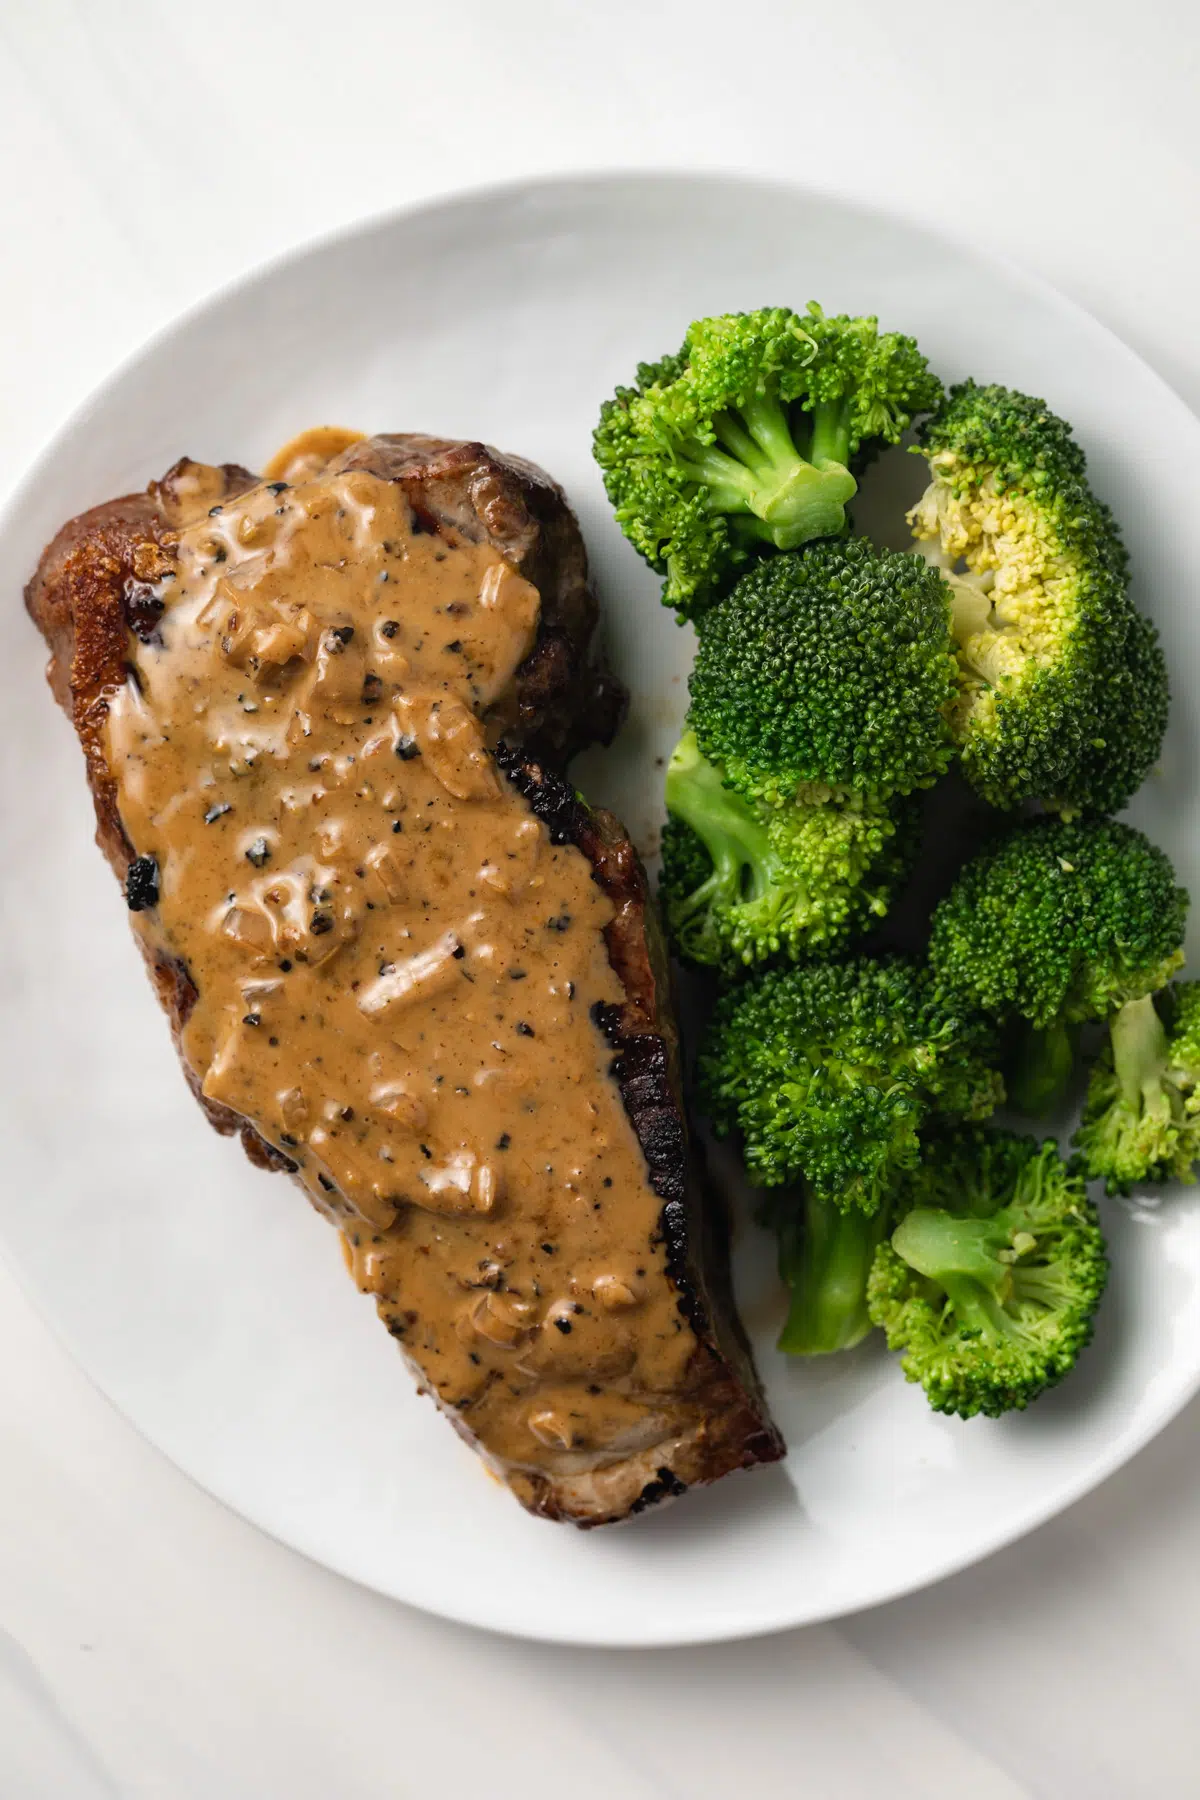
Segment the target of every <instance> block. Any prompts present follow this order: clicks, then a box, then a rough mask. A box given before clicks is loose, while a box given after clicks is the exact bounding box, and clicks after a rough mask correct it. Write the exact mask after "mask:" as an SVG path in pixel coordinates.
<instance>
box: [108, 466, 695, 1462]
mask: <svg viewBox="0 0 1200 1800" xmlns="http://www.w3.org/2000/svg"><path fill="white" fill-rule="evenodd" d="M354 436H355V434H352V433H343V434H335V439H337V438H340V444H339V443H338V442H336V441H335V442H333V443H330V442H329V441H328V439H325V440H320V441H318V442H317V444H316V446H315V448H314V445H313V444H312V443H311V442H310V443H308V444H307V445H305V444H303V443H300V444H298V445H297V446H295V447H294V448H293V449H292V450H290V451H289V452H287V453H284V454H282V455H281V457H280V458H277V459H276V460H275V464H274V465H273V467H272V469H271V471H270V472H271V473H272V474H274V475H276V476H277V479H274V480H266V481H263V482H261V483H259V484H258V485H257V486H254V487H252V488H250V489H249V490H248V491H246V492H245V493H242V494H240V495H238V496H237V497H236V498H234V499H231V500H227V501H225V502H224V503H223V504H216V505H214V504H212V501H213V496H214V495H215V494H217V493H219V492H221V491H222V489H221V487H220V483H219V481H217V480H216V479H213V480H212V481H209V480H208V479H207V475H208V474H209V473H211V474H212V475H213V476H214V477H215V473H216V472H215V471H212V472H206V471H205V469H204V468H203V466H201V465H192V467H191V472H190V474H189V475H188V477H187V478H186V479H184V480H182V481H180V482H178V483H177V484H176V486H175V489H174V493H173V498H172V502H171V503H172V505H173V508H174V515H173V517H172V520H171V523H172V527H173V532H172V537H171V540H169V544H170V558H171V567H170V569H169V571H168V573H167V574H166V575H165V576H164V578H163V579H162V580H161V581H159V582H158V583H157V585H156V587H155V590H154V597H155V599H156V601H157V602H159V603H161V611H159V609H158V607H157V606H155V607H152V608H151V609H150V615H149V616H150V617H151V620H152V628H150V629H147V631H146V632H145V633H144V634H140V635H139V637H138V639H137V640H134V641H133V642H132V644H131V654H130V661H131V670H130V677H129V680H128V682H127V683H126V685H125V686H124V687H123V688H122V689H121V690H120V691H118V692H117V693H116V694H115V695H113V696H112V698H111V701H110V708H109V719H108V725H107V734H108V735H107V748H108V757H109V763H110V766H111V768H112V770H113V773H114V775H115V777H116V780H117V784H118V797H119V808H120V815H121V820H122V822H123V825H124V828H125V831H126V833H127V835H128V837H129V840H130V842H131V844H132V845H133V846H134V847H135V849H136V852H137V858H138V863H139V865H140V866H141V871H142V875H141V877H139V880H141V879H144V883H145V899H146V903H145V904H143V905H140V908H139V910H137V911H136V912H135V913H134V925H135V929H136V930H138V931H139V932H140V933H142V934H144V935H145V937H146V939H147V942H148V943H150V944H152V945H153V946H154V947H156V948H158V949H162V950H165V951H166V952H167V953H168V954H169V955H171V956H173V957H176V958H178V959H179V960H180V962H182V964H183V965H184V966H185V967H186V969H187V970H188V972H189V974H190V977H191V981H192V983H193V984H194V986H195V989H196V992H197V999H196V1001H195V1004H194V1007H193V1008H192V1011H191V1013H190V1016H189V1017H188V1019H187V1023H186V1026H185V1028H184V1031H183V1036H182V1050H183V1054H184V1058H185V1060H186V1062H187V1064H188V1065H189V1067H190V1069H191V1070H192V1071H193V1073H194V1075H195V1076H196V1078H197V1079H198V1081H199V1083H200V1086H201V1089H202V1091H203V1093H204V1094H205V1095H206V1096H207V1097H209V1098H210V1099H211V1100H213V1101H217V1102H220V1103H221V1104H222V1105H224V1106H226V1107H229V1108H231V1109H233V1110H234V1111H235V1112H236V1113H237V1114H239V1115H240V1116H241V1117H243V1118H245V1119H246V1120H249V1121H250V1122H251V1123H252V1124H253V1126H254V1128H255V1129H256V1130H257V1132H258V1133H259V1134H260V1135H261V1136H262V1137H263V1138H264V1139H265V1140H266V1141H267V1142H268V1143H269V1144H271V1145H272V1146H274V1147H275V1148H276V1149H277V1150H278V1151H279V1152H281V1153H282V1155H284V1156H286V1157H287V1158H288V1159H290V1161H291V1162H292V1163H293V1164H294V1165H295V1173H296V1179H297V1180H298V1181H299V1182H300V1183H301V1184H302V1185H303V1187H304V1188H305V1190H306V1192H307V1194H308V1195H309V1197H310V1199H311V1200H312V1201H313V1203H314V1204H315V1205H316V1206H317V1207H318V1208H319V1209H320V1210H321V1211H322V1212H323V1213H324V1214H325V1215H326V1216H327V1217H328V1218H329V1219H330V1220H331V1221H332V1222H333V1223H334V1224H335V1225H336V1226H337V1227H338V1229H339V1231H340V1233H341V1237H342V1244H343V1248H344V1251H345V1256H346V1261H347V1263H348V1265H349V1268H350V1270H351V1272H352V1274H353V1276H354V1279H355V1281H356V1282H357V1284H358V1286H359V1288H360V1289H361V1290H362V1291H363V1292H364V1293H367V1294H371V1295H373V1296H374V1297H375V1300H376V1303H377V1305H378V1308H379V1312H380V1314H381V1315H382V1317H383V1319H384V1321H385V1322H386V1324H387V1326H388V1329H389V1330H390V1331H391V1332H392V1334H393V1335H394V1336H395V1337H396V1338H397V1339H398V1340H399V1341H400V1343H401V1344H402V1345H403V1347H404V1350H405V1352H406V1353H407V1355H408V1357H409V1358H410V1360H411V1362H412V1363H413V1364H414V1365H415V1367H416V1370H417V1372H418V1375H419V1377H420V1379H421V1381H422V1383H423V1385H424V1386H426V1387H427V1388H428V1389H429V1390H431V1391H432V1392H433V1393H434V1394H435V1395H436V1397H437V1398H438V1400H439V1401H440V1402H441V1404H442V1405H443V1406H444V1407H445V1408H447V1409H448V1410H449V1411H450V1412H451V1413H452V1414H453V1415H455V1417H456V1421H457V1422H458V1423H459V1425H460V1428H462V1429H463V1430H464V1432H465V1434H466V1435H468V1436H469V1437H471V1438H472V1439H473V1440H475V1441H476V1442H477V1443H478V1446H479V1448H480V1449H481V1450H482V1451H483V1452H484V1454H485V1455H486V1456H487V1457H488V1458H489V1460H490V1461H491V1463H492V1465H493V1467H494V1468H495V1469H496V1470H497V1471H498V1472H499V1473H501V1474H502V1475H503V1476H504V1478H505V1479H507V1480H508V1481H509V1482H510V1485H512V1486H513V1488H514V1490H515V1491H516V1492H517V1493H518V1495H519V1496H520V1495H522V1494H523V1493H526V1494H527V1492H528V1489H529V1478H530V1476H531V1475H536V1474H537V1473H538V1472H542V1473H550V1474H564V1473H570V1472H574V1471H587V1470H589V1469H593V1468H600V1467H603V1466H604V1465H605V1463H607V1462H611V1461H613V1460H615V1459H617V1458H619V1457H623V1456H626V1455H628V1454H630V1453H631V1452H634V1451H637V1450H638V1449H639V1448H642V1447H647V1446H651V1445H655V1444H658V1443H663V1444H667V1443H668V1442H669V1441H670V1439H671V1437H672V1434H673V1432H675V1431H676V1429H678V1430H679V1431H683V1430H684V1429H685V1419H684V1411H685V1410H686V1409H685V1408H681V1410H680V1411H679V1413H678V1416H677V1414H676V1408H677V1406H680V1407H681V1402H680V1401H679V1400H678V1394H679V1392H680V1390H681V1389H682V1388H683V1386H684V1385H685V1370H686V1368H687V1364H688V1361H689V1358H690V1357H692V1355H693V1353H694V1352H695V1351H696V1348H697V1340H696V1337H695V1334H694V1332H693V1330H692V1328H691V1326H690V1325H689V1324H688V1322H687V1320H686V1319H685V1317H684V1316H683V1315H682V1313H681V1312H680V1308H679V1305H678V1297H677V1292H676V1289H675V1286H674V1284H673V1282H672V1280H671V1279H670V1276H669V1274H668V1272H667V1268H666V1261H665V1251H664V1247H663V1245H662V1242H661V1240H660V1236H659V1214H660V1208H661V1202H660V1200H659V1198H658V1196H657V1195H656V1194H655V1192H654V1190H653V1188H652V1186H651V1183H650V1179H649V1174H648V1170H647V1165H646V1160H645V1157H644V1155H643V1152H642V1149H641V1146H640V1144H639V1143H638V1140H637V1137H636V1135H635V1133H634V1131H633V1128H632V1126H631V1124H630V1121H629V1119H628V1117H627V1115H626V1112H625V1109H624V1106H623V1104H622V1100H621V1095H620V1092H619V1090H618V1087H617V1084H616V1082H615V1080H614V1079H613V1077H612V1074H611V1073H610V1066H609V1065H610V1062H611V1056H612V1053H611V1050H610V1049H609V1047H608V1045H607V1044H606V1042H605V1039H604V1037H603V1035H602V1033H601V1031H600V1029H599V1027H598V1025H597V1024H596V1023H595V1021H594V1019H593V1016H592V1015H593V1009H594V1008H596V1007H598V1006H599V1007H606V1006H615V1005H619V1004H620V1002H621V1000H622V998H623V993H622V988H621V984H620V982H619V980H618V979H617V976H616V975H615V973H614V972H613V970H612V968H611V967H610V965H609V961H608V957H607V954H606V950H605V942H604V936H603V933H604V928H605V926H606V925H607V924H608V923H609V921H610V919H611V917H612V912H613V908H612V905H611V902H610V901H609V900H608V899H607V898H606V897H605V895H604V894H603V892H602V891H601V889H600V887H599V886H598V885H597V883H596V882H595V880H594V879H593V877H592V871H591V866H590V864H589V863H588V861H587V859H586V858H585V857H584V856H583V854H582V853H581V852H580V851H579V850H578V849H576V848H575V847H574V846H573V845H570V844H554V843H552V842H551V841H550V838H549V835H548V833H547V830H546V827H545V826H544V825H543V824H542V823H541V822H540V821H539V820H538V819H537V818H536V817H535V816H534V813H533V812H532V811H531V809H530V806H529V804H528V802H527V801H526V800H525V799H524V798H522V796H521V795H520V794H519V793H518V792H517V791H516V789H515V788H514V787H513V786H512V785H511V784H510V783H509V782H508V780H507V779H506V778H505V777H504V776H503V775H502V774H501V772H500V771H499V769H498V767H497V764H496V762H495V761H494V759H493V757H492V754H491V751H492V748H493V747H494V744H495V742H496V740H497V739H498V737H499V736H500V735H501V734H502V732H503V730H504V729H505V726H506V723H508V722H509V721H510V719H511V712H510V710H509V709H510V708H511V703H512V693H513V683H514V677H515V675H516V671H517V669H518V667H519V666H520V664H521V663H522V661H523V659H524V658H525V657H526V656H527V654H528V653H529V651H530V649H531V647H532V645H533V642H534V638H535V634H536V629H537V620H538V608H539V596H538V593H537V590H536V589H535V588H534V587H533V586H532V585H531V584H530V583H529V582H528V581H526V580H525V579H524V578H523V577H522V576H521V575H520V574H519V573H518V572H517V571H516V570H515V569H514V568H513V567H512V566H511V565H510V564H509V563H508V562H506V560H505V559H504V557H503V556H502V555H501V554H500V553H499V552H498V551H497V550H496V549H495V548H493V547H492V546H491V545H489V544H487V543H486V542H485V543H478V542H470V541H467V540H466V539H464V538H462V537H461V536H456V534H455V533H454V532H453V530H449V529H448V530H442V531H439V532H437V533H431V532H428V531H422V530H421V529H420V528H419V525H418V523H417V522H416V521H414V519H413V517H412V515H411V513H410V511H409V507H408V503H407V501H406V499H405V496H404V493H403V490H402V489H401V487H400V486H399V485H397V484H395V483H392V482H388V481H386V480H383V479H381V478H380V477H379V476H377V475H373V474H369V473H366V472H365V471H363V470H361V469H349V470H342V471H339V470H338V468H337V465H336V463H335V464H333V466H332V467H331V466H330V464H329V462H328V460H327V459H328V457H329V455H330V454H331V452H332V450H334V449H336V448H339V447H341V445H342V444H345V443H349V442H352V441H353V440H354ZM129 891H130V900H131V905H133V904H134V891H135V890H134V886H133V885H131V887H130V890H129Z"/></svg>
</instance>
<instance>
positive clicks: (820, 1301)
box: [759, 1183, 891, 1356]
mask: <svg viewBox="0 0 1200 1800" xmlns="http://www.w3.org/2000/svg"><path fill="white" fill-rule="evenodd" d="M890 1217H891V1208H890V1206H888V1204H887V1203H886V1201H885V1202H884V1204H883V1205H881V1206H880V1207H879V1208H878V1209H877V1210H876V1211H875V1212H874V1213H872V1214H869V1215H868V1214H867V1213H864V1212H863V1211H862V1209H861V1208H859V1207H854V1208H853V1209H852V1210H850V1211H847V1210H846V1209H845V1208H844V1207H841V1206H838V1205H837V1204H836V1202H834V1201H832V1200H828V1199H819V1198H818V1197H817V1195H816V1194H814V1193H813V1191H812V1189H811V1188H809V1187H807V1186H805V1185H804V1184H803V1183H802V1184H801V1185H800V1186H799V1187H795V1188H781V1189H776V1190H774V1191H773V1192H772V1193H771V1195H770V1197H769V1199H768V1200H767V1201H766V1202H765V1203H764V1205H763V1206H762V1208H761V1210H760V1212H759V1222H760V1224H763V1225H767V1226H769V1227H770V1228H771V1229H772V1230H773V1231H774V1232H775V1233H776V1235H777V1237H778V1240H779V1274H780V1277H781V1279H782V1280H783V1282H784V1283H785V1285H786V1286H787V1289H788V1293H789V1296H790V1298H789V1302H788V1314H787V1318H786V1320H785V1321H784V1325H783V1329H782V1331H781V1332H780V1334H779V1349H780V1350H783V1351H785V1352H786V1353H787V1354H788V1355H789V1356H828V1355H830V1354H831V1353H832V1352H833V1351H835V1350H852V1349H853V1348H854V1346H855V1345H856V1344H859V1343H861V1342H862V1340H863V1338H865V1337H866V1336H867V1334H868V1332H870V1331H871V1329H872V1325H871V1319H870V1316H869V1314H868V1312H867V1279H868V1277H869V1275H870V1273H871V1268H872V1265H873V1263H874V1259H875V1252H876V1250H877V1249H878V1248H879V1245H880V1244H881V1243H882V1242H883V1237H884V1233H885V1231H886V1230H887V1225H888V1221H889V1219H890Z"/></svg>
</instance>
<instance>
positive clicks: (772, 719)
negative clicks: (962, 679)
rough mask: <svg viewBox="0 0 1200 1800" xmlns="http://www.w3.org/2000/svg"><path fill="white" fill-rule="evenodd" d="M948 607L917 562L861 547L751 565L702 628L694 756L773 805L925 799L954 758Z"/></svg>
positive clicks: (816, 547)
mask: <svg viewBox="0 0 1200 1800" xmlns="http://www.w3.org/2000/svg"><path fill="white" fill-rule="evenodd" d="M949 599H950V596H949V592H948V589H947V586H946V583H945V582H944V581H943V580H942V578H941V576H940V575H939V574H938V573H937V572H936V571H934V570H932V569H930V568H928V567H927V566H926V565H925V564H924V563H923V562H922V560H921V558H919V557H916V556H911V555H903V554H900V553H898V552H896V551H891V550H878V549H876V548H875V547H874V546H873V545H872V544H869V543H867V542H866V540H865V539H862V538H849V539H844V540H839V541H837V542H835V543H828V544H813V545H810V546H809V548H808V549H806V550H802V551H799V552H797V553H796V554H794V555H791V556H775V557H771V558H769V559H768V560H766V561H763V562H761V563H759V564H758V565H757V566H756V567H755V568H753V569H751V570H749V571H748V572H747V573H746V574H745V575H743V576H742V578H741V580H740V581H739V582H738V583H737V585H736V587H734V589H733V591H732V592H731V593H730V594H729V595H728V596H727V597H726V598H725V599H724V600H723V601H722V602H721V604H720V605H719V606H716V607H714V608H713V609H712V610H711V612H709V613H707V614H706V615H705V618H704V620H703V621H702V624H701V628H700V632H699V642H698V645H697V649H696V661H695V665H694V667H693V669H692V673H691V676H690V677H689V681H688V687H689V691H690V693H691V706H690V708H689V710H688V723H689V725H690V726H691V728H692V729H693V731H694V732H695V734H696V737H697V739H698V741H699V744H700V748H701V749H702V751H703V752H704V754H705V755H706V756H708V757H710V758H711V759H712V760H713V761H714V762H717V763H720V765H721V767H722V769H723V771H724V774H725V778H726V780H727V781H729V782H730V783H732V785H734V786H735V787H737V788H739V789H740V790H741V791H743V792H744V793H746V794H747V795H748V796H750V797H751V798H754V799H762V800H765V801H767V802H768V803H770V804H772V805H783V804H785V803H787V802H789V801H791V800H793V799H794V798H795V797H796V795H797V794H798V793H800V794H805V793H808V794H810V795H814V794H815V797H816V798H825V797H827V796H828V795H829V793H830V792H833V793H839V792H843V791H852V792H855V793H859V794H866V795H869V796H871V798H872V799H874V800H886V799H887V798H888V797H889V796H890V795H892V794H896V793H900V794H907V793H910V792H912V791H913V790H914V789H915V788H920V787H927V786H929V785H930V784H931V783H932V782H933V780H934V779H935V777H936V776H938V775H940V774H941V773H942V772H943V771H944V770H945V769H946V767H947V766H948V764H949V762H950V760H951V758H952V756H953V754H954V747H953V744H952V742H951V738H950V731H949V727H948V723H947V715H948V713H949V711H950V708H951V706H952V704H953V701H954V696H955V692H956V682H957V669H956V665H955V660H954V656H953V652H952V650H951V643H950V631H949V616H950V608H949Z"/></svg>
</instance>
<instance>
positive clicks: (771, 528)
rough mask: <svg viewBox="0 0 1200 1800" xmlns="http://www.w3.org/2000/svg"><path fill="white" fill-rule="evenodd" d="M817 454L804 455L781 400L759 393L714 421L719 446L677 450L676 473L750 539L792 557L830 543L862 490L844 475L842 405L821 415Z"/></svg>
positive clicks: (830, 407)
mask: <svg viewBox="0 0 1200 1800" xmlns="http://www.w3.org/2000/svg"><path fill="white" fill-rule="evenodd" d="M814 424H815V429H814V433H813V450H812V452H811V455H810V457H809V458H808V459H806V458H805V457H804V456H802V455H801V453H800V450H799V449H798V447H797V445H796V441H795V438H794V437H793V435H792V430H791V426H790V424H789V422H788V416H787V412H786V410H785V408H784V406H783V404H782V403H781V401H780V399H779V397H778V395H777V394H767V393H764V394H755V395H752V396H751V397H750V398H749V399H748V400H746V401H745V402H744V403H743V404H742V405H741V406H740V407H739V409H738V410H737V411H736V412H735V411H732V410H730V411H726V412H723V413H720V414H718V416H717V417H716V418H715V419H714V421H713V430H714V432H715V434H716V438H717V442H716V443H715V444H701V443H698V442H696V441H695V440H692V441H689V442H688V443H686V444H683V445H681V446H680V448H679V452H678V456H677V462H678V465H679V467H680V468H681V469H682V470H683V472H684V473H685V474H686V475H689V476H690V477H691V478H692V480H694V481H699V482H701V483H703V485H704V486H705V487H707V489H708V493H709V505H710V506H711V508H712V509H713V511H714V512H721V513H731V514H734V515H735V516H738V517H739V518H740V519H741V523H742V527H743V530H744V532H745V534H746V535H749V536H752V537H755V538H760V539H762V540H763V541H765V542H767V543H770V544H773V545H774V546H775V548H776V549H777V550H795V549H797V548H798V547H799V545H801V544H804V543H807V542H808V541H809V539H810V538H814V537H829V536H832V535H834V534H835V533H836V532H839V531H841V530H842V528H843V526H844V525H845V523H846V513H845V506H846V502H847V500H849V499H850V498H851V497H852V496H853V494H854V493H855V492H856V490H857V486H858V484H857V482H856V481H855V479H854V477H853V475H851V473H850V471H849V470H848V469H847V468H846V466H845V463H846V458H847V456H848V455H849V444H850V437H849V427H848V410H847V408H846V407H845V404H844V402H830V403H827V404H825V405H822V406H820V407H818V408H817V412H816V415H815V418H814Z"/></svg>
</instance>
